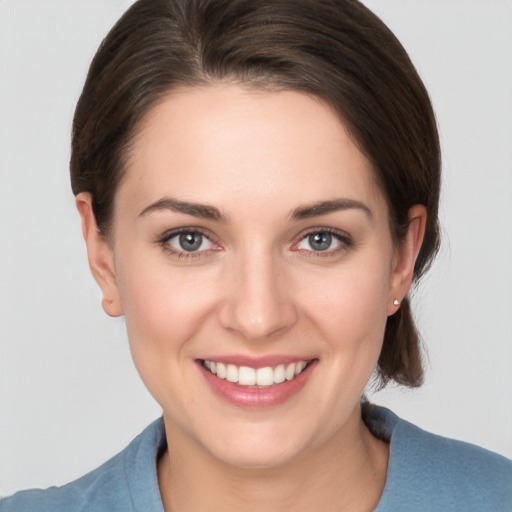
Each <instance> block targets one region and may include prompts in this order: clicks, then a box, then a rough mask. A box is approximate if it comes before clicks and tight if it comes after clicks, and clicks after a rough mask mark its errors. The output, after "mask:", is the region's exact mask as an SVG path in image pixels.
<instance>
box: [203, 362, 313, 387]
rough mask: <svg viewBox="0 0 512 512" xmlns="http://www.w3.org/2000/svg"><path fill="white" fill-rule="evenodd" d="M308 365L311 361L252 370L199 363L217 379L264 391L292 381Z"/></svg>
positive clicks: (244, 367) (246, 367)
mask: <svg viewBox="0 0 512 512" xmlns="http://www.w3.org/2000/svg"><path fill="white" fill-rule="evenodd" d="M310 363H311V361H297V362H294V363H286V364H285V363H283V364H278V365H276V366H265V367H263V368H252V367H250V366H236V365H234V364H228V363H222V362H216V361H208V360H202V361H201V364H202V366H203V368H204V369H205V370H207V371H208V372H210V373H211V374H212V375H215V376H216V377H217V378H219V379H225V380H226V381H228V382H231V383H233V384H237V385H238V386H241V387H246V388H256V389H266V388H270V387H272V386H275V385H276V384H282V383H284V382H290V381H293V380H295V379H296V378H297V377H298V376H299V375H301V373H302V372H303V371H304V370H305V369H306V368H307V367H308V365H309V364H310Z"/></svg>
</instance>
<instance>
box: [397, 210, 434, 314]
mask: <svg viewBox="0 0 512 512" xmlns="http://www.w3.org/2000/svg"><path fill="white" fill-rule="evenodd" d="M408 216H409V227H408V228H407V233H406V235H405V237H404V239H403V240H402V243H401V244H400V246H399V247H398V248H397V249H396V253H395V257H394V259H393V268H392V269H391V279H390V288H389V296H388V316H389V315H392V314H394V313H396V311H397V310H398V309H399V308H400V303H401V302H402V300H403V299H404V297H405V296H406V295H407V292H408V291H409V288H410V286H411V283H412V278H413V274H414V264H415V263H416V258H417V257H418V253H419V252H420V249H421V244H422V243H423V237H424V236H425V226H426V222H427V210H426V208H425V207H424V206H423V205H421V204H417V205H415V206H413V207H412V208H411V209H410V210H409V215H408ZM397 302H398V303H397Z"/></svg>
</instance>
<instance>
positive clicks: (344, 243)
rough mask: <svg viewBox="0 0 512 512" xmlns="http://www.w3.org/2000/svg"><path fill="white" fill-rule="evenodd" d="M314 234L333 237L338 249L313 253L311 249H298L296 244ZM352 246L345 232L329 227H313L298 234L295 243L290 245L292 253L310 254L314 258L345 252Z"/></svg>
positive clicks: (349, 237)
mask: <svg viewBox="0 0 512 512" xmlns="http://www.w3.org/2000/svg"><path fill="white" fill-rule="evenodd" d="M316 233H329V234H330V235H333V236H334V237H335V238H336V239H337V240H338V241H339V242H340V244H341V247H340V248H336V249H330V250H329V249H327V250H325V251H315V250H313V249H311V250H309V249H300V248H298V244H300V243H301V242H302V241H303V240H304V239H305V238H307V237H308V236H310V235H314V234H316ZM353 245H354V242H353V240H352V237H351V236H350V235H349V234H348V233H347V232H345V231H342V230H340V229H336V228H331V227H314V228H309V229H307V230H306V231H303V232H301V233H300V235H299V236H298V237H297V238H296V240H295V242H293V244H292V250H294V251H297V252H299V251H304V252H307V253H310V254H312V255H315V256H324V257H325V256H329V255H333V254H338V253H339V252H343V251H346V250H347V249H349V248H350V247H351V246H353Z"/></svg>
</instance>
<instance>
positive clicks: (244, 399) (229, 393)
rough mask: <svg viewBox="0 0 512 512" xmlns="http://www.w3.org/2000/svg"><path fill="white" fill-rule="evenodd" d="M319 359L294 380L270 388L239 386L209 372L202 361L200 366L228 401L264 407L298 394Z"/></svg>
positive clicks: (212, 384)
mask: <svg viewBox="0 0 512 512" xmlns="http://www.w3.org/2000/svg"><path fill="white" fill-rule="evenodd" d="M317 363H318V360H314V361H312V362H311V363H309V364H308V366H307V367H306V368H305V369H304V370H303V371H302V373H300V374H299V375H297V376H296V377H295V378H293V379H292V380H285V381H284V382H282V383H280V384H274V385H273V386H270V387H268V388H250V387H245V386H239V385H238V384H234V383H233V382H229V381H227V380H226V379H219V377H217V376H216V375H213V374H212V373H211V372H209V371H208V370H207V369H206V368H204V366H203V365H202V363H201V362H199V361H198V366H199V368H200V370H201V372H202V374H203V376H204V378H205V379H206V382H207V383H208V384H209V386H210V387H211V389H212V390H213V391H214V392H215V393H216V394H217V395H219V396H220V397H222V398H223V399H224V400H226V401H227V402H229V403H231V404H233V405H236V406H237V407H244V408H264V407H272V406H275V405H280V404H282V403H284V402H286V401H288V400H290V399H291V398H292V397H293V396H294V395H296V394H297V393H298V392H299V391H300V390H301V389H302V388H303V387H304V386H305V385H306V382H307V381H308V379H309V377H310V376H311V374H312V372H313V370H314V368H315V367H316V364H317Z"/></svg>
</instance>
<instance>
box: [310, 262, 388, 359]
mask: <svg viewBox="0 0 512 512" xmlns="http://www.w3.org/2000/svg"><path fill="white" fill-rule="evenodd" d="M388 289H389V271H388V267H387V266H386V265H385V264H383V262H381V261H377V260H372V261H368V262H367V263H366V264H363V265H361V266H360V268H359V266H358V267H357V268H356V267H352V268H350V269H349V268H347V269H346V270H345V269H341V270H340V271H339V272H338V273H337V274H336V275H333V276H332V277H330V278H328V279H323V280H315V279H312V280H310V283H309V291H310V293H309V297H310V299H309V300H308V299H307V298H305V303H306V301H307V304H308V311H309V316H310V317H311V318H312V319H313V320H314V322H315V324H316V325H317V326H318V327H319V328H320V329H321V330H323V335H324V338H325V339H328V340H330V343H331V344H332V345H333V348H335V349H340V348H342V349H343V350H341V351H337V352H336V355H339V356H340V357H345V356H346V352H345V350H347V351H351V352H353V353H354V355H355V356H357V354H359V355H360V356H361V357H366V356H369V357H375V353H377V357H378V354H379V353H380V348H381V345H382V341H383V337H384V329H385V325H386V320H387V297H388Z"/></svg>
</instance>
